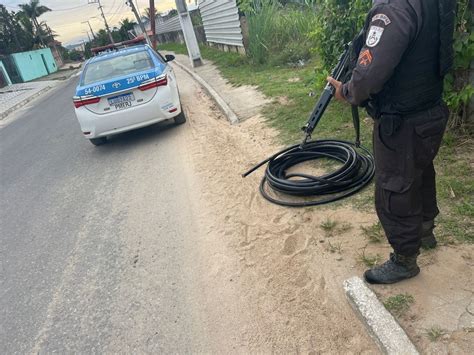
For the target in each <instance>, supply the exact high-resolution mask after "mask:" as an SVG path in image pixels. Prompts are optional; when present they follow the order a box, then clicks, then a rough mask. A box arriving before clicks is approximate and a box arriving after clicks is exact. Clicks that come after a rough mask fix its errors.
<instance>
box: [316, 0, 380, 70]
mask: <svg viewBox="0 0 474 355" xmlns="http://www.w3.org/2000/svg"><path fill="white" fill-rule="evenodd" d="M317 5H318V6H317V11H318V16H317V22H316V26H315V29H314V30H313V31H312V32H311V34H310V36H311V39H312V40H313V41H314V43H315V47H314V48H313V50H314V52H316V53H318V54H319V56H320V58H321V60H322V65H323V68H324V69H325V70H330V69H331V68H332V66H333V65H334V64H335V63H336V61H337V58H338V57H339V55H340V54H341V51H342V48H343V45H344V44H345V43H348V42H349V41H350V40H352V39H353V38H354V37H355V35H356V34H357V33H358V32H359V31H360V30H361V29H362V27H363V25H364V20H365V17H366V15H367V12H368V11H369V10H370V7H371V1H367V0H355V1H350V0H318V2H317Z"/></svg>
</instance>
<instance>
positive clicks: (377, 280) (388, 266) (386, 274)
mask: <svg viewBox="0 0 474 355" xmlns="http://www.w3.org/2000/svg"><path fill="white" fill-rule="evenodd" d="M417 257H418V253H417V254H415V255H413V256H404V255H400V254H395V253H390V259H388V260H387V261H386V262H385V263H383V264H382V265H379V266H375V267H374V268H372V269H370V270H367V271H366V272H365V273H364V278H365V281H367V282H368V283H371V284H393V283H395V282H398V281H401V280H405V279H409V278H411V277H414V276H416V275H418V274H419V273H420V268H419V267H418V265H417V264H416V258H417Z"/></svg>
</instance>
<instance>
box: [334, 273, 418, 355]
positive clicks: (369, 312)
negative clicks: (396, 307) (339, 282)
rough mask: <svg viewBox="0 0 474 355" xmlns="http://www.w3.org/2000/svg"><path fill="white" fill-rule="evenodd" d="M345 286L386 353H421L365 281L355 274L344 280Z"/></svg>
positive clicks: (361, 317)
mask: <svg viewBox="0 0 474 355" xmlns="http://www.w3.org/2000/svg"><path fill="white" fill-rule="evenodd" d="M343 286H344V291H345V293H346V296H347V298H348V300H349V303H350V304H351V306H352V308H353V309H354V311H355V312H356V313H357V315H358V316H359V318H360V319H361V320H362V323H364V325H365V326H366V328H367V329H368V331H369V334H370V336H371V337H372V338H373V339H374V340H375V342H376V343H377V345H378V346H379V347H380V349H381V350H382V351H383V352H384V353H385V354H419V353H418V351H417V350H416V348H415V345H413V343H412V342H411V340H410V339H409V338H408V336H407V335H406V333H405V331H404V330H403V329H402V328H401V327H400V325H399V324H398V323H397V321H396V320H395V318H393V316H392V315H391V314H390V313H389V312H388V311H387V310H386V309H385V307H384V306H383V305H382V303H380V301H379V300H378V298H377V296H376V295H375V294H374V293H373V292H372V290H370V289H369V288H368V287H367V286H366V285H365V283H364V281H362V280H361V279H360V278H359V277H357V276H354V277H352V278H350V279H347V280H346V281H344V284H343Z"/></svg>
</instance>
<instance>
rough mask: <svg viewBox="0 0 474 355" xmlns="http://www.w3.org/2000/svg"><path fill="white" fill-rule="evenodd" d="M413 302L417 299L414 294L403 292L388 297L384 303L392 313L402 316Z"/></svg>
mask: <svg viewBox="0 0 474 355" xmlns="http://www.w3.org/2000/svg"><path fill="white" fill-rule="evenodd" d="M413 302H415V299H414V298H413V296H412V295H410V294H408V293H403V294H398V295H395V296H390V297H388V298H387V299H386V300H385V301H384V303H383V304H384V306H385V308H387V310H388V311H389V312H390V313H392V314H393V315H395V316H397V317H400V316H402V315H403V314H404V313H405V312H406V311H408V309H410V306H411V305H412V304H413Z"/></svg>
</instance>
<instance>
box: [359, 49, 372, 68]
mask: <svg viewBox="0 0 474 355" xmlns="http://www.w3.org/2000/svg"><path fill="white" fill-rule="evenodd" d="M358 62H359V65H360V66H361V67H363V68H366V67H368V66H369V65H370V63H372V53H370V50H368V49H365V50H363V51H362V52H360V54H359V60H358Z"/></svg>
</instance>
